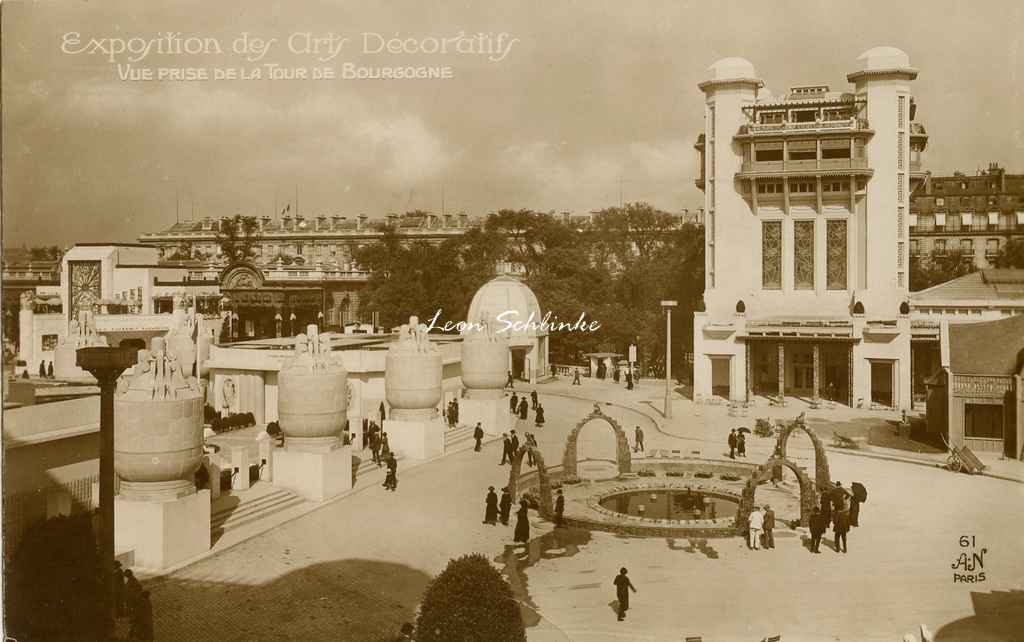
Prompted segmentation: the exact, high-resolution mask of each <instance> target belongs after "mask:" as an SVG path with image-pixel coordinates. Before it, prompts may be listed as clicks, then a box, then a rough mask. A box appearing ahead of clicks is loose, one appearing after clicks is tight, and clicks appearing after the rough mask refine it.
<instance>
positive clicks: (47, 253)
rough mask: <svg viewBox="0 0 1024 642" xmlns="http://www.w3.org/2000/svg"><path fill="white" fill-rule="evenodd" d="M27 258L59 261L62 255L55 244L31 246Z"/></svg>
mask: <svg viewBox="0 0 1024 642" xmlns="http://www.w3.org/2000/svg"><path fill="white" fill-rule="evenodd" d="M28 252H29V258H30V259H31V260H33V261H59V260H60V257H61V256H63V255H64V252H63V251H61V249H60V248H59V247H57V246H56V245H47V246H41V247H33V248H30V249H29V251H28Z"/></svg>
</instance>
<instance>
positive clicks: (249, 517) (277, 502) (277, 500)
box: [210, 491, 305, 533]
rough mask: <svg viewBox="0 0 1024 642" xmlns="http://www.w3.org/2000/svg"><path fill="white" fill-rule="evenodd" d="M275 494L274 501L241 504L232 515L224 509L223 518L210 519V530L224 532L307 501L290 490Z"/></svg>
mask: <svg viewBox="0 0 1024 642" xmlns="http://www.w3.org/2000/svg"><path fill="white" fill-rule="evenodd" d="M273 495H275V497H274V499H273V501H269V502H259V503H258V505H252V506H241V507H239V508H238V509H236V510H235V511H234V512H232V513H231V514H230V515H224V512H223V511H222V513H221V514H222V517H221V518H219V519H216V520H215V519H211V520H210V531H211V532H217V531H220V532H221V533H224V532H226V531H227V530H229V529H232V528H237V527H238V526H242V525H243V524H249V523H251V522H254V521H256V520H259V519H263V518H265V517H269V516H271V515H274V514H276V513H279V512H281V511H283V510H287V509H289V508H292V507H294V506H299V505H301V504H303V503H305V500H304V499H302V498H301V497H299V496H297V495H292V494H291V493H288V492H284V491H282V494H281V495H278V494H277V493H273ZM261 499H263V498H261ZM253 504H256V502H253Z"/></svg>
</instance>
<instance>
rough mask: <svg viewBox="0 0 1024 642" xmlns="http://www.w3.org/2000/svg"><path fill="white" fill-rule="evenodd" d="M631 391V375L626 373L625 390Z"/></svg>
mask: <svg viewBox="0 0 1024 642" xmlns="http://www.w3.org/2000/svg"><path fill="white" fill-rule="evenodd" d="M632 389H633V373H632V372H627V373H626V390H632Z"/></svg>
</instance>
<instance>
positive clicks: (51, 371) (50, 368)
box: [46, 361, 53, 379]
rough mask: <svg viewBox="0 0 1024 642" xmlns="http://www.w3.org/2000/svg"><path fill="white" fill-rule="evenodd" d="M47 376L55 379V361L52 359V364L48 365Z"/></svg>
mask: <svg viewBox="0 0 1024 642" xmlns="http://www.w3.org/2000/svg"><path fill="white" fill-rule="evenodd" d="M46 376H47V377H48V378H50V379H53V362H52V361H51V362H50V365H48V366H46Z"/></svg>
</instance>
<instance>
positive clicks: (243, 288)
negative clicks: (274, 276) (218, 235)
mask: <svg viewBox="0 0 1024 642" xmlns="http://www.w3.org/2000/svg"><path fill="white" fill-rule="evenodd" d="M220 283H221V286H220V289H221V293H223V294H224V295H225V296H226V297H227V300H228V301H229V303H228V305H229V306H230V308H231V310H232V312H233V313H234V314H237V315H238V320H237V322H236V323H237V327H236V328H235V332H234V334H235V335H237V338H238V339H265V338H270V337H277V336H294V335H295V334H296V333H298V332H300V331H302V329H304V328H305V327H306V325H307V324H310V323H317V322H318V320H319V321H322V319H321V317H319V316H318V315H319V313H320V312H322V311H323V308H324V294H323V290H322V289H321V288H316V287H305V286H304V285H303V284H297V283H293V282H289V281H287V280H284V281H282V280H277V281H272V280H265V279H264V275H263V271H262V269H261V268H260V267H259V266H257V265H255V264H253V263H250V262H247V261H239V262H236V263H232V264H231V265H229V266H227V267H226V268H224V270H223V271H222V272H221V274H220Z"/></svg>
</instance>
